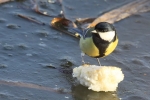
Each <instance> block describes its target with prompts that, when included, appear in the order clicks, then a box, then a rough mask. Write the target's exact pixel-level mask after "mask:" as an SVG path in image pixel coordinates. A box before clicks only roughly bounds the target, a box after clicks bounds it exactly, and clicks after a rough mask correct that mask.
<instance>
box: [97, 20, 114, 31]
mask: <svg viewBox="0 0 150 100" xmlns="http://www.w3.org/2000/svg"><path fill="white" fill-rule="evenodd" d="M95 30H96V31H97V32H109V31H115V28H114V26H113V25H112V24H110V23H108V22H100V23H98V24H97V25H96V26H95Z"/></svg>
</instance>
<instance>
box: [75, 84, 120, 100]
mask: <svg viewBox="0 0 150 100" xmlns="http://www.w3.org/2000/svg"><path fill="white" fill-rule="evenodd" d="M72 93H73V97H74V99H75V100H120V99H119V98H118V96H117V94H116V92H94V91H92V90H88V88H87V87H84V86H82V85H77V86H72Z"/></svg>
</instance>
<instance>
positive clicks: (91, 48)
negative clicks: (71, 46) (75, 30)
mask: <svg viewBox="0 0 150 100" xmlns="http://www.w3.org/2000/svg"><path fill="white" fill-rule="evenodd" d="M79 45H80V48H81V50H82V51H83V52H84V53H85V54H87V55H88V56H91V57H96V56H99V50H98V48H97V47H96V46H95V45H94V42H93V40H92V37H88V38H86V39H83V38H82V37H81V38H80V44H79Z"/></svg>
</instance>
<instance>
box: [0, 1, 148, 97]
mask: <svg viewBox="0 0 150 100" xmlns="http://www.w3.org/2000/svg"><path fill="white" fill-rule="evenodd" d="M18 1H19V0H18ZM20 1H21V0H20ZM41 1H42V2H40V0H39V1H38V0H37V3H38V5H39V8H40V9H41V10H43V11H47V12H48V14H51V15H56V16H57V15H59V12H60V11H61V10H62V8H63V10H64V14H65V16H66V17H67V18H68V19H70V20H75V18H86V17H97V16H98V15H101V13H103V12H106V11H109V10H111V9H113V8H117V7H118V6H121V5H123V4H126V3H128V2H130V1H132V0H126V1H124V0H113V1H112V0H105V1H104V0H91V1H90V0H89V1H83V0H76V1H71V0H64V1H62V6H63V7H61V6H60V4H59V3H52V4H51V3H46V2H45V1H46V0H41ZM31 7H32V4H31V2H29V1H25V0H24V1H22V2H16V1H14V2H9V3H5V4H1V5H0V37H1V39H0V57H1V59H0V100H119V99H120V98H121V99H122V100H150V92H149V89H150V80H149V77H150V73H149V72H150V39H149V38H150V33H149V32H150V12H147V13H142V14H138V15H134V16H131V17H129V18H127V19H124V20H122V21H120V22H117V23H115V24H114V25H115V27H116V29H117V33H118V36H119V40H120V41H119V45H118V47H117V49H116V50H115V52H114V53H113V54H111V55H110V56H108V57H106V58H104V59H101V63H102V65H112V66H118V67H120V68H122V71H123V73H124V75H125V79H124V81H123V82H121V83H120V84H119V87H118V90H117V92H108V93H105V92H93V91H90V90H88V89H87V88H86V87H83V86H81V85H76V83H75V82H74V80H73V79H72V77H71V75H70V74H64V73H61V72H59V70H57V69H59V68H60V67H62V63H64V62H63V61H66V60H67V61H70V62H72V63H73V66H72V68H73V67H77V66H79V65H81V58H80V49H79V46H78V39H76V38H74V37H70V36H68V35H66V34H64V33H61V32H59V31H56V30H54V29H52V28H51V27H50V26H49V23H50V21H51V20H52V18H53V17H47V16H43V15H40V14H38V13H35V12H34V11H33V10H31V9H30V8H31ZM17 14H23V15H26V16H30V17H32V18H34V19H36V20H39V21H41V22H43V23H45V25H40V24H37V23H34V22H32V21H28V20H25V19H23V18H20V17H18V16H17ZM86 61H88V62H90V63H91V64H97V61H96V60H95V59H92V58H90V57H87V56H86ZM48 66H53V67H55V68H56V69H53V68H50V67H48Z"/></svg>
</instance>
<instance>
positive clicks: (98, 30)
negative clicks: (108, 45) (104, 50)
mask: <svg viewBox="0 0 150 100" xmlns="http://www.w3.org/2000/svg"><path fill="white" fill-rule="evenodd" d="M92 32H93V35H92V36H93V39H94V40H95V39H98V40H103V41H107V42H111V41H113V39H114V38H115V36H116V31H115V28H114V26H113V25H112V24H110V23H108V22H100V23H98V24H97V25H96V26H95V29H94V30H93V31H92Z"/></svg>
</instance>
